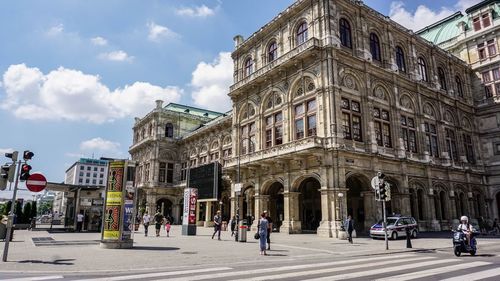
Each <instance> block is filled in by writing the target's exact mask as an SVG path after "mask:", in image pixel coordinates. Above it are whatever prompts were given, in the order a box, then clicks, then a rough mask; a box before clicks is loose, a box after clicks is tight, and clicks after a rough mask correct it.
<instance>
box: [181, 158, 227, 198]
mask: <svg viewBox="0 0 500 281" xmlns="http://www.w3.org/2000/svg"><path fill="white" fill-rule="evenodd" d="M221 179H222V167H221V165H220V164H219V163H218V162H214V163H210V164H206V165H203V166H199V167H196V168H192V169H190V170H189V187H194V188H197V189H198V199H219V186H220V184H221Z"/></svg>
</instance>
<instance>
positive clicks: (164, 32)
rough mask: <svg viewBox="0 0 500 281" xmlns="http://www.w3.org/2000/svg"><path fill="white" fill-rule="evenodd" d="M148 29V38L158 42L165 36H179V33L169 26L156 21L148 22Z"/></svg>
mask: <svg viewBox="0 0 500 281" xmlns="http://www.w3.org/2000/svg"><path fill="white" fill-rule="evenodd" d="M148 29H149V33H148V39H149V40H151V41H155V42H158V41H160V40H161V39H163V38H175V37H177V36H178V34H177V33H175V32H173V31H172V30H170V29H169V28H168V27H166V26H162V25H159V24H156V23H154V22H150V23H148Z"/></svg>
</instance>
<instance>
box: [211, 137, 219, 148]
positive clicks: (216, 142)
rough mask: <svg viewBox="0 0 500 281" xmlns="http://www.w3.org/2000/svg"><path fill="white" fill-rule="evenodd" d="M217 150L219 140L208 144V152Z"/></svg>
mask: <svg viewBox="0 0 500 281" xmlns="http://www.w3.org/2000/svg"><path fill="white" fill-rule="evenodd" d="M218 148H219V140H217V139H216V140H213V141H212V142H211V143H210V150H217V149H218Z"/></svg>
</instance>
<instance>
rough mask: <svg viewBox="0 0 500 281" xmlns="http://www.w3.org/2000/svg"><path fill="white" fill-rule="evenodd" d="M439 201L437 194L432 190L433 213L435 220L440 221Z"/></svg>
mask: <svg viewBox="0 0 500 281" xmlns="http://www.w3.org/2000/svg"><path fill="white" fill-rule="evenodd" d="M440 204H441V200H439V193H437V191H435V190H434V212H435V215H436V219H437V220H441V219H442V218H441V206H440Z"/></svg>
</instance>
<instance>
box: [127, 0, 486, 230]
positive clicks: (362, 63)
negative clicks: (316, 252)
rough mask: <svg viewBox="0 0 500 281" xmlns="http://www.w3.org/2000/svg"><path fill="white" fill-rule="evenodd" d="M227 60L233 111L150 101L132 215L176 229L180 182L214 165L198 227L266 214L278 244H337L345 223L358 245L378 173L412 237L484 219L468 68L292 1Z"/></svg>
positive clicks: (353, 6)
mask: <svg viewBox="0 0 500 281" xmlns="http://www.w3.org/2000/svg"><path fill="white" fill-rule="evenodd" d="M232 57H233V60H234V84H233V85H232V86H231V87H230V89H229V96H230V97H231V100H232V110H231V111H230V112H228V113H225V114H222V113H216V112H211V111H206V110H202V109H197V108H192V107H188V106H182V105H177V104H169V105H167V106H163V105H162V103H161V101H158V102H157V106H156V108H155V109H154V110H153V111H151V112H150V113H149V114H147V115H146V116H144V117H143V118H137V119H136V122H135V125H134V127H133V130H134V143H133V145H132V146H131V147H130V153H131V155H132V159H133V160H135V161H137V162H138V164H139V166H138V169H137V177H136V180H137V182H138V187H139V188H140V192H139V196H140V198H141V199H140V202H141V204H142V205H140V206H144V208H146V207H147V208H148V209H150V210H155V209H158V208H160V209H161V210H162V211H163V212H164V213H165V214H169V215H170V216H172V217H174V219H175V220H176V222H179V218H180V215H181V214H180V213H181V209H182V208H181V204H182V189H183V188H184V187H185V186H186V174H187V171H188V170H189V169H190V168H192V167H196V166H200V165H203V164H205V163H209V162H210V161H219V162H220V163H221V164H222V165H223V173H224V180H223V187H222V192H221V198H219V199H218V200H212V201H205V202H201V203H200V204H199V212H198V219H199V224H200V225H210V220H211V217H212V216H213V212H214V211H215V210H216V209H222V210H223V213H224V215H225V217H226V218H229V216H232V215H234V214H236V212H239V214H240V216H242V217H253V219H255V218H258V216H259V214H260V213H261V212H262V211H264V210H269V211H270V214H271V216H272V218H273V220H274V223H275V226H277V229H278V230H279V231H280V232H284V233H290V234H292V233H317V234H318V235H320V236H324V237H338V235H339V230H340V222H341V220H342V219H344V218H345V217H346V216H347V214H351V215H352V216H353V217H354V219H355V221H356V222H357V224H356V225H357V231H358V233H363V232H364V233H366V232H367V230H368V229H369V227H370V226H371V225H372V224H373V223H375V222H376V221H377V220H379V219H380V218H381V207H380V203H379V202H376V201H375V193H374V191H373V189H372V188H371V185H370V180H371V178H372V177H374V176H375V175H376V173H377V172H378V171H381V172H383V173H384V174H386V176H387V180H388V181H389V182H390V184H391V201H390V203H388V206H387V211H388V212H389V213H390V214H392V213H394V214H402V215H411V216H413V217H415V218H416V219H417V220H418V222H419V227H420V230H446V229H449V228H450V227H451V226H453V225H455V224H457V223H458V220H457V218H458V217H460V216H461V215H468V216H470V217H472V218H473V219H476V218H479V217H481V216H490V215H491V213H489V212H491V209H492V207H491V206H492V203H493V201H492V200H491V192H490V191H489V189H488V187H489V186H488V184H487V182H486V179H487V177H486V176H487V173H486V170H485V166H484V159H483V158H482V155H483V151H482V149H483V148H484V147H483V146H479V143H480V134H479V130H478V124H477V120H476V117H475V114H476V112H475V107H474V102H475V97H476V93H475V91H474V90H473V89H474V88H473V85H475V84H476V81H475V78H474V75H473V71H472V70H471V68H470V67H469V66H468V65H467V64H466V63H464V62H463V61H462V60H460V59H458V58H457V57H455V56H452V55H450V54H449V53H447V52H445V51H443V50H442V49H441V48H439V47H437V46H436V45H433V44H431V43H429V42H428V41H427V40H424V39H423V38H422V37H420V36H419V35H417V34H415V33H413V32H411V31H409V30H407V29H405V28H404V27H402V26H400V25H398V24H397V23H395V22H393V21H391V20H390V19H389V18H388V17H386V16H383V15H381V14H379V13H378V12H376V11H375V10H373V9H371V8H370V7H367V6H366V5H364V4H363V3H362V2H361V1H350V0H340V1H328V0H312V1H305V0H298V1H296V2H295V3H294V4H293V5H291V6H290V7H288V8H286V9H285V10H284V11H282V12H281V13H280V14H279V15H277V16H276V17H275V18H274V19H273V20H271V21H270V22H269V23H267V24H265V25H264V26H263V27H261V28H259V29H258V31H257V32H255V33H254V34H252V35H251V36H250V37H249V38H247V39H244V38H243V37H242V36H236V37H235V50H234V51H233V53H232ZM237 187H238V188H239V187H241V192H237V191H238V190H236V189H235V188H237ZM254 226H255V223H254Z"/></svg>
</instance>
